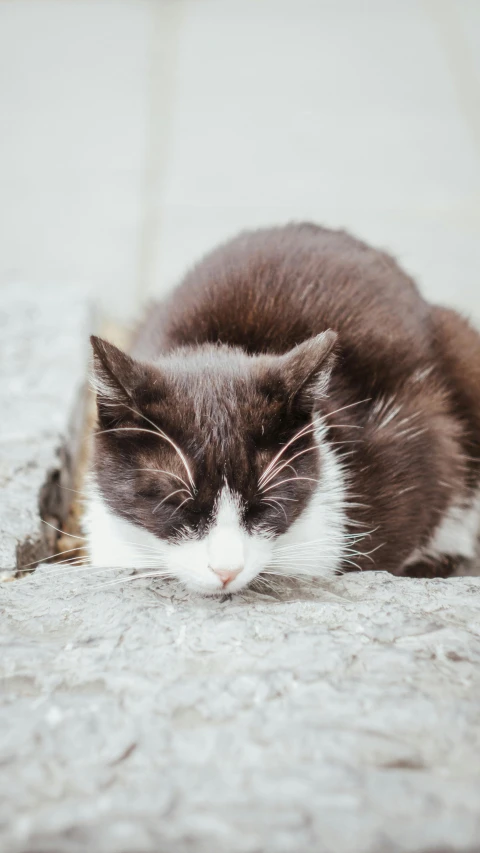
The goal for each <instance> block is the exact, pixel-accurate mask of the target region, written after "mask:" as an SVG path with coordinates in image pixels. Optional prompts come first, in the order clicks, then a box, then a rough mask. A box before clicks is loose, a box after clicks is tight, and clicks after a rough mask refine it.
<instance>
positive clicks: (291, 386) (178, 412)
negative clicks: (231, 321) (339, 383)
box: [92, 331, 336, 594]
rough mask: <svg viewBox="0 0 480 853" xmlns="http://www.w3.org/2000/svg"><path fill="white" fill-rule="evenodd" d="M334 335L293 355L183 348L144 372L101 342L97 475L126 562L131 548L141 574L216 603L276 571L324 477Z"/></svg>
mask: <svg viewBox="0 0 480 853" xmlns="http://www.w3.org/2000/svg"><path fill="white" fill-rule="evenodd" d="M335 339H336V335H335V333H334V332H331V331H327V332H324V333H323V334H321V335H318V336H316V337H314V338H311V339H309V340H307V341H305V342H303V343H301V344H300V345H299V346H297V347H295V348H294V349H293V350H291V351H290V352H288V353H286V354H284V355H258V356H248V355H246V354H245V353H244V352H242V351H241V350H238V349H234V348H231V347H227V346H221V345H212V346H202V347H199V348H185V349H182V350H176V351H175V352H173V353H172V354H167V355H165V356H162V357H161V358H159V359H158V360H156V361H155V362H151V363H144V362H139V361H136V360H134V359H132V358H131V357H130V356H128V355H126V354H125V353H123V352H121V351H120V350H119V349H117V348H116V347H115V346H113V344H110V343H107V342H106V341H103V340H101V339H99V338H95V337H93V338H92V345H93V354H94V367H93V376H94V383H95V388H96V391H97V409H98V429H97V431H96V435H95V451H94V470H93V473H94V478H95V481H96V489H97V491H98V494H99V496H100V498H101V500H102V501H103V503H104V505H105V506H106V507H107V508H108V512H109V513H110V515H111V516H113V517H114V518H115V519H117V520H118V525H117V529H118V531H119V533H118V535H119V536H123V537H124V539H125V549H126V552H127V551H128V554H129V557H128V560H127V563H128V565H129V566H131V565H132V547H133V548H134V551H133V553H134V554H135V553H136V554H137V556H136V558H135V559H137V562H138V565H137V568H139V569H142V570H143V569H147V570H152V571H153V570H154V569H156V568H157V567H158V570H159V572H160V571H164V572H166V573H169V574H171V575H173V576H175V577H176V578H177V579H179V580H181V581H182V582H183V583H184V584H185V585H186V586H187V587H188V588H190V589H194V590H197V591H199V592H203V593H207V594H219V593H225V592H236V591H238V590H239V589H241V588H242V587H244V586H245V585H246V584H248V583H249V582H250V581H251V580H252V579H253V578H254V577H256V576H257V575H258V574H259V573H261V572H262V571H264V570H268V566H269V564H270V565H271V563H272V555H273V553H274V546H275V542H277V541H278V538H279V537H282V536H284V534H286V533H288V531H289V530H290V529H291V528H292V525H294V524H295V523H296V522H297V523H298V520H299V518H301V516H302V513H304V512H305V509H306V508H307V507H308V505H309V503H310V501H311V499H312V496H313V495H314V493H315V490H316V489H317V488H318V483H319V481H320V480H321V477H322V464H323V463H322V452H321V449H320V448H319V443H318V436H316V416H317V413H318V410H319V407H320V406H321V401H322V399H324V397H325V395H326V392H327V386H328V381H329V376H330V371H331V368H332V363H333V348H334V344H335ZM97 536H98V533H97ZM135 549H136V552H135ZM117 553H118V549H117ZM93 557H95V554H93ZM117 559H118V557H117Z"/></svg>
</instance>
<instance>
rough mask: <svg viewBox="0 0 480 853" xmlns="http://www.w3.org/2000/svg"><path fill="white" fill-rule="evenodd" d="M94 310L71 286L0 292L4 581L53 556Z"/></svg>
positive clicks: (68, 496)
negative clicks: (22, 569) (67, 288)
mask: <svg viewBox="0 0 480 853" xmlns="http://www.w3.org/2000/svg"><path fill="white" fill-rule="evenodd" d="M91 320H92V311H91V307H90V306H89V305H88V302H87V300H86V299H85V297H83V296H81V295H79V294H78V293H76V292H75V291H73V290H72V289H71V288H70V289H69V290H62V289H61V288H56V287H55V288H51V287H43V288H39V287H36V286H28V285H19V284H11V285H7V286H4V287H2V288H1V289H0V410H1V419H0V579H1V578H2V577H3V578H5V577H6V576H7V575H8V574H9V573H11V572H12V571H14V570H15V569H18V568H20V567H22V566H28V565H30V564H31V563H32V562H33V561H38V560H40V559H44V558H45V557H46V556H47V555H48V554H49V553H52V548H53V545H54V541H55V539H56V532H55V531H54V530H52V528H51V527H48V525H47V524H45V523H44V522H43V521H42V519H44V520H45V521H49V522H50V523H52V524H54V525H58V523H59V522H60V521H61V520H62V519H63V518H64V517H65V515H66V513H67V510H68V507H69V505H70V503H71V500H72V497H73V492H72V491H71V487H72V476H73V468H74V463H75V458H76V455H77V452H78V447H79V442H80V435H81V429H82V425H83V402H84V399H85V394H84V390H85V383H86V369H87V363H88V347H89V341H88V332H89V329H90V327H91Z"/></svg>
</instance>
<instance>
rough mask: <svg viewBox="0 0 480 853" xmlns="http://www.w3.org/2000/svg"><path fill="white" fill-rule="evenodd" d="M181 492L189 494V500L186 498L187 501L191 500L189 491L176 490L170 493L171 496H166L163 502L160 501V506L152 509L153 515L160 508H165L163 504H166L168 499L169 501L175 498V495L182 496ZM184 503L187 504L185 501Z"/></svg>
mask: <svg viewBox="0 0 480 853" xmlns="http://www.w3.org/2000/svg"><path fill="white" fill-rule="evenodd" d="M181 492H187V494H188V498H186V500H189V498H190V497H191V495H190V491H189V489H175V491H174V492H170V494H169V495H166V496H165V497H164V498H163V500H161V501H160V503H158V504H157V505H156V506H155V507H154V508H153V509H152V515H153V514H154V513H155V512H156V511H157V509H158V508H159V507H161V506H163V504H164V503H165V502H166V501H168V499H169V498H173V496H174V495H178V494H180V493H181ZM183 503H185V501H183ZM180 506H182V504H180ZM177 509H178V507H177ZM176 511H177V510H175V512H176Z"/></svg>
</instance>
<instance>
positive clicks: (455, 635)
mask: <svg viewBox="0 0 480 853" xmlns="http://www.w3.org/2000/svg"><path fill="white" fill-rule="evenodd" d="M111 580H112V574H111V573H105V572H104V573H103V575H92V574H88V572H84V571H82V572H75V571H72V570H66V569H62V568H60V567H56V568H55V567H52V566H48V567H42V568H41V569H39V570H37V572H36V573H35V574H34V575H31V576H29V577H28V578H24V579H21V580H17V581H15V582H13V583H9V584H3V585H2V587H1V589H0V591H1V603H0V643H1V648H2V654H1V660H0V666H1V670H2V674H3V681H2V688H1V689H2V710H1V711H0V714H1V718H0V732H1V738H0V741H1V746H0V840H1V843H0V846H1V849H2V850H4V851H11V853H27V851H28V853H40V851H42V853H47V851H48V853H53V851H62V853H77V852H78V851H87V850H88V851H97V853H143V851H152V853H163V851H169V853H170V851H175V853H183V851H185V853H186V851H195V853H204V851H205V853H207V851H208V853H211V851H220V853H223V852H224V853H262V851H265V853H309V851H312V853H322V851H331V853H362V851H365V853H367V851H369V853H396V851H416V853H420V851H421V852H422V853H425V852H426V851H429V852H430V851H432V852H433V851H440V850H442V851H444V850H455V851H466V850H471V851H473V850H478V849H479V848H478V844H479V839H480V618H479V616H480V578H471V577H469V578H454V579H451V580H431V581H424V580H411V579H398V578H393V577H391V576H388V575H386V574H384V573H381V572H379V573H365V574H363V575H350V576H346V577H344V578H339V579H338V580H337V581H335V583H332V584H330V585H329V586H328V587H325V588H323V589H322V588H320V587H317V588H315V589H313V590H312V589H306V588H304V587H299V586H295V585H294V584H293V583H291V582H290V583H288V584H286V585H285V588H284V589H283V590H282V591H281V593H280V595H279V594H278V593H277V595H276V596H273V595H272V596H266V595H261V594H259V593H255V592H253V591H251V592H248V593H246V594H244V595H239V596H237V597H234V598H233V599H232V600H226V601H225V602H223V603H222V602H218V601H213V600H206V599H205V600H202V599H199V598H190V597H189V596H188V595H187V594H186V593H182V592H180V591H179V590H178V588H176V587H175V586H173V585H172V584H169V583H160V582H159V581H153V582H152V581H146V580H136V581H134V582H127V581H124V582H122V583H121V584H120V585H112V586H106V587H103V588H102V589H99V588H98V587H99V585H100V584H101V583H104V582H107V581H110V582H111Z"/></svg>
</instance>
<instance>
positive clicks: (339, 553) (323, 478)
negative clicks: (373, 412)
mask: <svg viewBox="0 0 480 853" xmlns="http://www.w3.org/2000/svg"><path fill="white" fill-rule="evenodd" d="M325 433H326V429H325V427H324V426H323V425H322V424H321V423H320V422H319V424H318V428H317V430H316V433H315V439H316V441H317V443H318V445H319V448H320V453H321V473H320V480H319V483H318V486H317V488H316V489H315V492H314V494H313V497H312V499H311V500H310V502H309V504H308V506H307V507H306V509H305V510H304V512H303V513H302V514H301V516H300V517H299V518H297V520H296V521H295V522H294V523H293V524H292V525H291V527H290V528H289V529H288V530H287V532H286V533H284V534H283V535H282V536H279V537H278V538H277V539H276V540H275V545H274V559H275V561H276V560H280V562H283V561H284V560H285V567H284V569H281V568H280V567H279V569H278V571H279V573H281V574H285V575H304V576H310V577H320V578H322V577H331V576H332V575H333V574H334V573H335V571H336V570H337V569H339V568H340V566H341V563H342V559H343V557H344V556H346V553H345V552H346V549H347V547H348V546H347V542H348V540H347V538H346V528H347V513H346V509H347V502H346V476H345V471H344V469H343V466H342V464H341V462H340V461H339V459H338V458H337V455H336V454H335V452H334V451H333V450H332V448H331V447H330V446H329V444H328V442H327V441H325V439H324V436H325ZM297 546H298V547H297ZM290 548H291V550H290ZM283 549H285V550H283Z"/></svg>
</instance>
